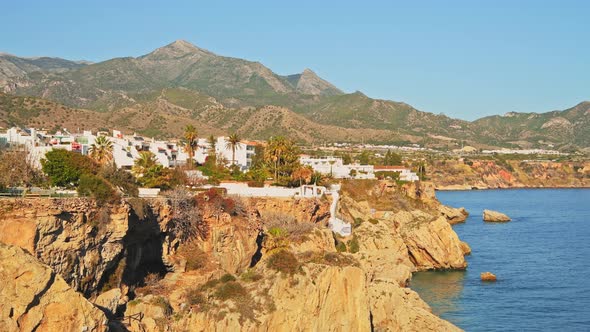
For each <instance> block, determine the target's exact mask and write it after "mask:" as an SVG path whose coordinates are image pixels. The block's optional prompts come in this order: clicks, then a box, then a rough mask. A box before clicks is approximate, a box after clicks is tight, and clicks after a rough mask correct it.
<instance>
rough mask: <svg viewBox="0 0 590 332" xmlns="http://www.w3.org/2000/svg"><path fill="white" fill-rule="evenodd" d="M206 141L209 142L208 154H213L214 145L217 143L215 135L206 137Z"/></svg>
mask: <svg viewBox="0 0 590 332" xmlns="http://www.w3.org/2000/svg"><path fill="white" fill-rule="evenodd" d="M207 143H209V155H210V156H214V155H215V145H216V144H217V139H216V138H215V136H213V135H211V136H209V137H207Z"/></svg>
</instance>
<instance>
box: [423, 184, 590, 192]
mask: <svg viewBox="0 0 590 332" xmlns="http://www.w3.org/2000/svg"><path fill="white" fill-rule="evenodd" d="M516 189H590V185H588V186H547V187H545V186H523V187H475V186H473V187H470V186H442V187H437V186H435V188H434V190H435V191H477V190H516Z"/></svg>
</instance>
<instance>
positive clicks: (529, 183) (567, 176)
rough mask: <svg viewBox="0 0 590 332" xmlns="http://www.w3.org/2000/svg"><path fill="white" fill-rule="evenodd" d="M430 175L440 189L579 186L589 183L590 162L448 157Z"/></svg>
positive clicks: (434, 164) (436, 165) (436, 164)
mask: <svg viewBox="0 0 590 332" xmlns="http://www.w3.org/2000/svg"><path fill="white" fill-rule="evenodd" d="M428 176H429V177H430V178H431V179H432V181H433V182H434V183H435V185H436V188H437V189H440V190H469V189H494V188H543V187H547V188H552V187H556V188H562V187H563V188H578V187H589V186H590V163H588V162H550V161H518V160H505V161H504V160H503V161H498V160H467V159H463V160H445V161H444V162H442V161H436V162H434V163H433V164H432V165H431V166H430V169H429V174H428Z"/></svg>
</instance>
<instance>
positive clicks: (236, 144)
mask: <svg viewBox="0 0 590 332" xmlns="http://www.w3.org/2000/svg"><path fill="white" fill-rule="evenodd" d="M241 140H242V139H241V138H240V136H238V134H236V133H233V134H231V135H229V137H228V138H227V143H226V144H225V147H226V149H231V164H232V165H235V163H236V149H239V148H240V141H241Z"/></svg>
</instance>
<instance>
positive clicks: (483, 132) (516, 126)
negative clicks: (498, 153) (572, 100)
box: [473, 102, 590, 147]
mask: <svg viewBox="0 0 590 332" xmlns="http://www.w3.org/2000/svg"><path fill="white" fill-rule="evenodd" d="M473 125H474V127H476V128H478V131H477V132H478V136H477V138H478V139H480V140H486V139H487V140H490V141H497V142H501V141H504V142H506V141H508V142H514V143H515V144H518V145H526V143H529V144H530V146H538V145H539V144H542V145H546V144H552V145H555V146H564V145H570V144H573V145H577V146H581V147H588V146H590V102H582V103H580V104H578V105H576V106H574V107H572V108H570V109H567V110H564V111H552V112H547V113H514V112H511V113H507V114H505V115H494V116H489V117H485V118H481V119H479V120H476V121H474V122H473Z"/></svg>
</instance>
